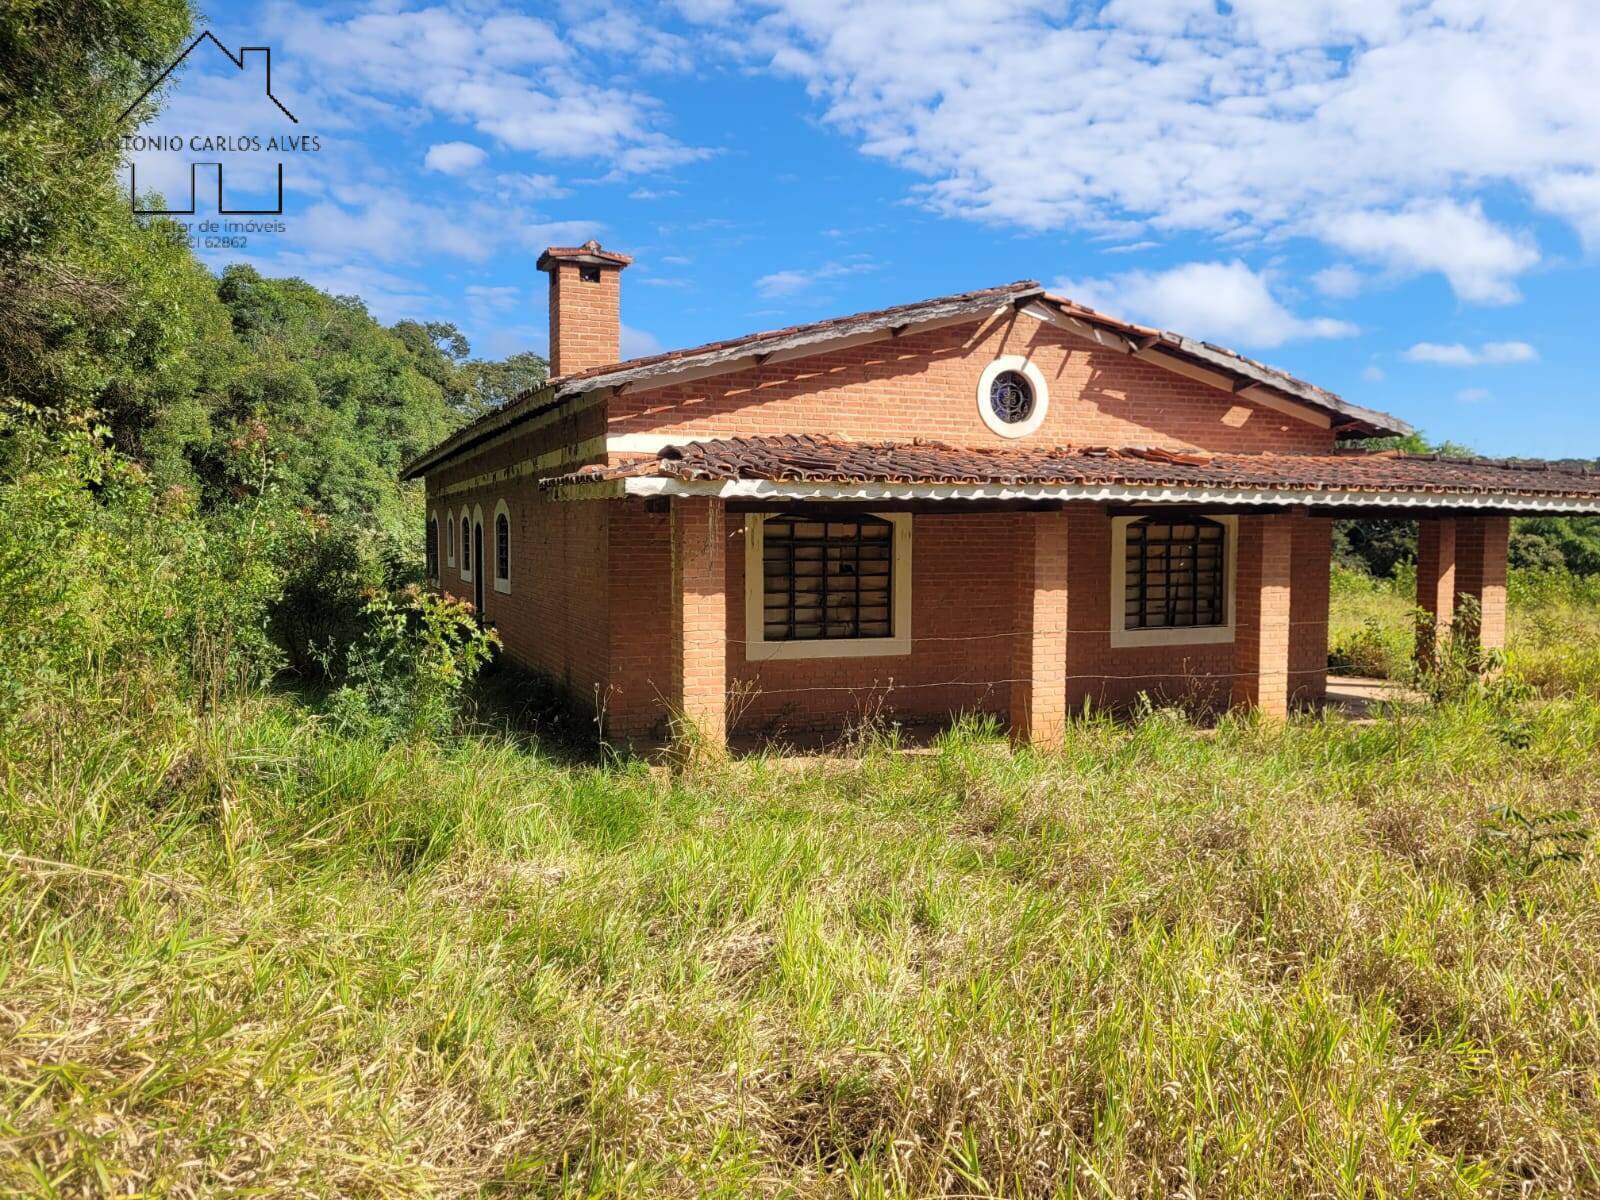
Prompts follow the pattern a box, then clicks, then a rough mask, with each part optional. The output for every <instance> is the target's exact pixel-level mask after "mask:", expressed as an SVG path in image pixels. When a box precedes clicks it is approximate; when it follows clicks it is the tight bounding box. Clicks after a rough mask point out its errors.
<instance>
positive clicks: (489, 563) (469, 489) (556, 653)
mask: <svg viewBox="0 0 1600 1200" xmlns="http://www.w3.org/2000/svg"><path fill="white" fill-rule="evenodd" d="M604 428H605V410H604V407H603V406H595V407H592V408H590V409H588V410H586V411H583V412H581V413H576V414H572V415H567V416H563V417H562V418H560V419H559V420H556V421H553V422H551V423H549V424H547V425H545V426H543V427H541V428H539V429H535V430H532V431H530V432H527V433H521V434H519V435H517V436H516V437H514V438H510V439H508V440H506V441H504V442H500V443H498V444H494V445H490V446H488V447H487V448H486V449H484V450H482V451H480V452H479V453H477V454H475V455H471V456H469V457H467V458H465V459H463V460H460V461H458V462H456V463H453V464H451V465H450V466H449V467H448V468H446V469H445V470H442V471H439V472H437V473H436V474H433V475H430V476H429V477H428V480H427V486H428V514H429V516H430V517H434V516H437V518H438V520H439V524H440V530H439V574H440V578H439V587H440V588H441V589H442V590H444V591H446V592H448V593H449V594H451V595H453V596H457V597H460V598H461V599H464V600H469V601H470V600H472V599H473V592H474V587H475V585H474V583H471V582H468V581H466V580H463V579H462V578H461V557H460V554H459V553H458V554H457V556H456V561H455V563H454V565H452V564H451V563H450V562H449V561H448V556H447V554H446V547H448V546H449V544H450V539H449V534H448V532H447V531H446V528H445V522H446V517H447V516H452V515H453V518H454V526H453V527H454V529H455V538H456V541H457V543H458V547H457V548H458V551H459V542H460V540H461V530H460V526H461V515H462V512H463V510H465V511H467V512H469V513H470V512H472V511H473V510H474V508H476V509H478V510H481V513H482V520H483V559H484V580H483V607H484V617H485V619H486V620H488V621H489V622H490V623H491V624H492V625H494V627H495V629H496V631H497V632H498V633H499V634H500V637H501V639H502V640H503V641H504V642H505V648H506V653H507V655H508V656H509V657H510V658H512V659H513V660H514V661H516V662H518V663H521V664H522V665H524V666H527V667H531V668H533V669H535V670H538V671H540V672H542V673H544V674H546V675H548V676H550V677H551V678H552V679H554V680H556V681H557V682H559V683H561V684H562V685H563V686H565V687H566V688H567V689H568V690H569V691H570V692H571V693H572V694H573V696H574V698H575V699H576V700H577V701H578V702H579V703H580V704H583V705H589V704H592V703H594V697H595V695H596V690H597V689H603V687H604V685H605V683H606V681H607V679H608V674H609V664H608V656H609V650H610V647H609V626H610V619H609V613H608V611H607V602H608V598H609V595H610V587H611V572H610V570H609V549H610V539H609V522H610V508H609V506H608V505H607V504H606V503H605V502H604V501H599V500H591V501H578V502H557V501H552V500H549V499H547V498H546V497H545V496H544V495H543V494H542V493H541V492H540V491H539V488H538V478H539V477H540V476H542V475H551V474H556V473H559V472H561V471H566V470H571V469H572V466H573V465H574V464H566V465H561V464H552V465H550V466H549V467H547V468H545V469H543V470H541V471H540V472H538V473H537V474H527V473H523V474H518V475H516V476H513V477H510V478H499V479H493V478H491V479H483V478H482V477H484V476H494V475H495V474H496V473H499V472H503V471H505V470H506V469H508V468H512V467H516V466H518V465H519V464H522V463H526V462H528V461H529V460H530V459H535V458H537V457H539V456H540V455H544V454H546V453H549V452H552V451H556V450H561V449H563V448H566V447H570V446H574V445H577V444H579V443H581V442H583V441H586V440H589V439H591V438H594V437H595V436H597V435H598V434H599V433H601V432H602V431H603V430H604ZM502 500H504V501H505V502H506V505H507V508H508V509H509V515H510V535H511V556H510V557H511V562H510V566H511V578H510V583H511V590H510V592H509V593H505V592H498V591H496V590H495V586H494V569H495V545H494V532H495V531H494V514H495V507H496V505H497V504H498V503H499V502H500V501H502Z"/></svg>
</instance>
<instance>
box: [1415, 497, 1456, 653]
mask: <svg viewBox="0 0 1600 1200" xmlns="http://www.w3.org/2000/svg"><path fill="white" fill-rule="evenodd" d="M1417 607H1418V608H1420V609H1421V610H1422V611H1423V612H1424V613H1425V614H1426V615H1427V618H1428V619H1425V620H1422V621H1419V622H1418V623H1417V661H1418V662H1419V663H1423V664H1424V665H1426V664H1427V663H1429V662H1431V661H1432V659H1433V651H1434V643H1435V641H1436V640H1437V639H1439V638H1441V637H1444V636H1445V634H1446V632H1447V631H1448V630H1449V628H1450V622H1451V621H1453V620H1455V610H1456V522H1455V520H1454V519H1453V518H1451V517H1423V518H1422V519H1421V520H1419V521H1418V522H1417Z"/></svg>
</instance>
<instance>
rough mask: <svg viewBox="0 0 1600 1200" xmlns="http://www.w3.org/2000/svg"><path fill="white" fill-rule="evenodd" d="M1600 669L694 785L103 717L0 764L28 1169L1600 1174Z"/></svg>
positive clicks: (740, 1182)
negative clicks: (1585, 840)
mask: <svg viewBox="0 0 1600 1200" xmlns="http://www.w3.org/2000/svg"><path fill="white" fill-rule="evenodd" d="M1392 599H1393V597H1390V598H1389V599H1384V598H1383V597H1378V598H1375V599H1370V601H1364V603H1369V606H1370V607H1372V608H1373V611H1374V612H1378V611H1379V610H1381V609H1382V608H1383V606H1384V605H1385V604H1388V603H1389V600H1392ZM1347 603H1348V600H1347V598H1341V599H1340V600H1339V604H1340V605H1341V609H1342V608H1343V606H1345V605H1346V604H1347ZM1390 609H1391V610H1392V612H1391V617H1392V615H1393V612H1398V614H1399V617H1400V619H1401V621H1402V623H1403V621H1404V618H1405V606H1404V604H1403V603H1401V602H1399V601H1397V600H1396V601H1394V603H1393V604H1392V605H1390ZM1367 615H1371V614H1367ZM1341 619H1343V618H1341ZM1364 619H1365V616H1363V617H1361V618H1360V619H1354V620H1350V621H1346V622H1345V625H1344V626H1341V628H1344V627H1350V628H1358V627H1360V626H1361V624H1362V621H1363V620H1364ZM1547 623H1548V622H1547ZM1390 624H1391V625H1392V624H1393V620H1392V619H1391V620H1390ZM1585 628H1586V629H1588V628H1592V627H1590V626H1586V627H1585ZM1517 629H1518V631H1519V637H1520V638H1521V639H1522V641H1521V645H1520V648H1519V647H1517V646H1514V648H1513V660H1514V662H1515V660H1516V658H1517V655H1518V654H1519V653H1521V654H1523V655H1524V657H1525V659H1526V661H1527V662H1530V663H1537V662H1542V661H1544V660H1543V659H1540V658H1538V657H1537V655H1536V654H1535V652H1534V648H1535V647H1536V646H1538V647H1546V648H1545V649H1540V650H1538V654H1543V655H1546V657H1548V656H1549V655H1551V654H1553V653H1555V652H1554V651H1550V650H1549V649H1548V644H1549V640H1548V639H1549V636H1550V635H1549V634H1548V631H1546V632H1545V633H1540V632H1539V631H1538V630H1537V629H1535V628H1534V625H1533V624H1532V623H1531V622H1530V621H1529V620H1525V619H1523V618H1519V624H1518V626H1517ZM1584 636H1585V637H1587V636H1588V635H1584ZM1593 644H1594V642H1593V640H1592V639H1591V640H1587V641H1585V642H1584V644H1583V645H1582V646H1579V647H1577V648H1571V647H1569V648H1568V649H1566V650H1564V651H1563V652H1562V653H1563V654H1565V655H1566V658H1565V659H1563V661H1569V660H1570V661H1571V662H1573V663H1578V664H1581V663H1582V662H1584V661H1586V660H1585V658H1584V656H1585V655H1588V654H1591V653H1592V646H1593ZM1585 647H1589V648H1585ZM1585 673H1586V668H1581V666H1580V667H1576V668H1574V669H1572V670H1568V671H1563V672H1555V673H1548V674H1547V677H1545V678H1543V679H1542V680H1541V681H1539V682H1538V684H1537V686H1538V687H1539V688H1540V689H1542V691H1541V694H1539V695H1535V694H1534V691H1533V688H1534V684H1532V683H1529V682H1526V681H1524V680H1523V679H1522V678H1521V677H1520V676H1518V677H1517V678H1516V679H1514V680H1512V682H1511V683H1509V684H1507V685H1506V686H1504V687H1502V688H1500V689H1497V690H1496V691H1494V692H1491V693H1489V694H1485V695H1474V696H1468V697H1466V698H1464V699H1461V700H1459V701H1454V702H1451V703H1448V704H1444V705H1440V706H1437V707H1432V708H1427V709H1417V710H1407V711H1399V712H1397V713H1395V714H1394V715H1393V716H1392V718H1391V719H1387V720H1384V721H1381V722H1379V723H1376V724H1372V725H1365V726H1355V725H1350V724H1345V723H1342V722H1339V721H1329V722H1322V721H1317V720H1313V719H1309V718H1302V719H1300V720H1297V721H1296V722H1295V723H1293V724H1292V725H1291V726H1289V727H1288V728H1287V729H1283V730H1275V729H1271V728H1266V727H1261V726H1258V725H1256V724H1255V723H1253V722H1251V721H1248V720H1239V719H1228V720H1226V721H1224V722H1223V723H1222V725H1221V726H1220V728H1218V729H1217V730H1215V731H1214V732H1210V733H1207V734H1202V733H1201V732H1199V731H1196V730H1195V729H1193V728H1192V727H1190V726H1189V725H1187V724H1186V723H1184V722H1183V721H1182V720H1181V719H1179V718H1178V717H1176V716H1173V715H1171V714H1164V713H1157V714H1154V715H1152V716H1150V717H1147V718H1146V719H1144V720H1143V721H1141V722H1138V723H1136V724H1132V725H1115V724H1110V723H1103V722H1089V723H1085V724H1082V725H1079V726H1076V727H1075V728H1074V729H1073V731H1072V734H1071V739H1070V742H1069V744H1068V746H1067V747H1066V749H1065V751H1064V752H1063V753H1061V754H1059V755H1052V756H1049V757H1040V756H1035V755H1033V754H1030V753H1026V752H1019V753H1016V754H1012V753H1010V752H1009V751H1007V750H1006V748H1005V747H1004V745H1003V744H1002V743H1000V742H998V741H997V740H995V739H994V738H993V737H992V736H990V735H989V733H988V731H985V730H982V729H978V728H967V729H962V730H959V731H957V732H956V733H954V734H952V735H951V736H949V737H947V738H946V739H945V740H943V741H942V742H941V743H940V744H939V745H937V746H936V747H935V748H934V749H933V750H932V751H931V752H928V753H925V754H919V755H906V754H899V753H896V752H895V751H894V749H893V746H892V743H891V742H889V741H888V740H886V739H885V738H882V737H879V738H868V739H866V740H865V741H864V743H863V744H862V746H861V747H860V749H859V752H858V753H856V754H855V755H853V756H850V757H846V758H843V759H841V760H839V761H837V762H833V763H829V764H823V765H817V766H811V767H808V768H804V769H794V768H791V767H786V766H784V765H781V764H778V763H774V762H770V761H762V760H755V761H740V762H734V763H721V764H716V763H713V764H709V765H703V766H701V767H700V768H698V769H697V770H695V771H694V772H692V773H690V774H688V775H682V776H675V777H674V776H668V775H666V774H664V773H661V772H653V771H651V770H650V769H648V768H647V767H645V766H643V765H640V764H611V765H607V766H592V765H572V764H570V763H565V762H562V761H559V760H557V759H554V758H550V757H546V756H544V755H542V754H541V753H540V752H539V751H538V750H537V749H536V748H533V747H531V746H529V745H528V744H526V742H525V741H519V740H517V739H513V738H509V737H506V736H497V735H494V734H492V733H488V732H480V733H478V734H475V735H472V736H467V737H463V738H460V739H457V740H455V741H453V742H451V743H449V744H446V745H442V746H433V745H421V746H413V747H407V746H399V747H393V748H385V747H384V746H382V745H380V744H378V743H376V742H371V741H363V740H359V739H353V738H349V737H346V736H343V735H340V734H338V733H337V732H335V731H333V730H331V729H329V728H327V727H326V726H325V725H324V724H323V723H320V722H319V721H318V720H316V719H313V718H312V717H311V716H310V715H309V714H308V712H307V711H306V710H304V709H303V708H301V707H300V706H298V705H297V704H296V703H294V702H292V701H290V700H288V699H284V698H274V697H264V698H262V699H260V700H258V701H255V702H252V703H249V704H242V705H237V706H232V707H229V708H227V709H225V710H224V711H222V712H221V713H219V714H216V715H214V716H212V717H210V718H206V719H200V718H196V717H194V716H192V715H191V714H189V713H188V712H187V711H184V710H181V709H176V708H174V709H166V708H163V707H162V706H161V705H159V704H157V705H155V706H154V707H151V706H149V705H148V704H146V703H145V702H144V701H143V700H141V699H140V698H139V697H136V696H129V697H124V698H122V699H119V700H115V701H112V700H106V701H104V703H103V705H102V706H101V707H99V708H94V707H89V706H86V707H84V708H82V709H80V710H73V709H62V710H61V711H59V712H57V713H55V714H50V715H47V716H48V719H35V720H33V721H32V722H30V723H29V724H27V725H26V726H24V727H19V728H17V729H16V730H15V732H14V733H13V735H12V736H10V737H9V738H8V740H7V743H6V745H5V747H4V766H3V768H0V828H3V829H4V831H5V843H4V849H3V852H0V853H3V861H0V923H3V932H0V939H3V940H0V1190H6V1191H14V1192H20V1193H25V1194H36V1195H82V1194H105V1195H111V1194H116V1195H130V1194H138V1195H201V1194H208V1195H209V1194H235V1195H245V1194H249V1195H258V1194H268V1195H288V1194H301V1195H413V1194H440V1195H460V1194H488V1195H522V1194H533V1195H562V1196H568V1195H570V1196H578V1195H583V1196H589V1195H601V1196H611V1195H647V1194H648V1195H723V1196H743V1195H749V1194H757V1195H774V1196H777V1195H795V1196H811V1195H861V1196H868V1197H871V1196H889V1195H907V1196H911V1195H915V1196H933V1195H939V1196H986V1195H1015V1196H1053V1195H1061V1196H1077V1195H1082V1196H1132V1195H1152V1196H1153V1195H1163V1196H1165V1195H1194V1196H1201V1195H1204V1196H1294V1197H1299V1196H1380V1195H1381V1196H1391V1195H1404V1196H1504V1195H1570V1194H1581V1193H1591V1194H1595V1193H1600V903H1597V902H1600V886H1597V875H1596V871H1595V865H1594V860H1593V857H1592V853H1591V852H1590V851H1589V850H1588V849H1587V848H1583V849H1582V850H1581V851H1580V854H1579V857H1578V858H1577V860H1575V861H1568V860H1565V859H1561V858H1554V857H1551V855H1552V854H1553V853H1554V852H1556V851H1559V850H1562V849H1564V848H1565V849H1577V848H1579V847H1580V846H1581V845H1582V843H1581V840H1580V838H1581V834H1582V833H1583V832H1584V831H1585V830H1586V828H1587V827H1588V826H1591V825H1593V824H1594V823H1595V821H1596V819H1597V817H1600V799H1597V797H1600V770H1597V768H1600V751H1597V745H1600V702H1597V701H1596V699H1595V698H1594V697H1593V695H1592V694H1591V689H1592V676H1590V677H1589V684H1590V686H1584V685H1583V684H1584V678H1585ZM1567 833H1572V834H1575V835H1577V836H1574V837H1571V838H1563V836H1562V835H1564V834H1567Z"/></svg>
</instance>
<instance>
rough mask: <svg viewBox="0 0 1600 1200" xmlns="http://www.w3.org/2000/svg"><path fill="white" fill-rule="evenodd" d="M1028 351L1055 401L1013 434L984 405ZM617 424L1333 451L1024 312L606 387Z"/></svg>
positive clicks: (1310, 435)
mask: <svg viewBox="0 0 1600 1200" xmlns="http://www.w3.org/2000/svg"><path fill="white" fill-rule="evenodd" d="M1009 354H1020V355H1027V356H1028V357H1029V358H1030V359H1031V360H1032V362H1033V363H1034V365H1035V366H1037V367H1038V368H1039V370H1040V372H1041V373H1042V374H1043V375H1044V378H1045V382H1046V385H1047V387H1048V390H1049V398H1050V404H1049V412H1048V415H1047V416H1046V418H1045V421H1044V423H1043V424H1042V425H1041V426H1040V428H1039V430H1038V432H1037V433H1035V434H1033V435H1031V436H1030V437H1028V438H1024V439H1018V440H1016V441H1012V440H1010V439H1007V438H1002V437H1000V436H999V435H997V434H995V433H993V432H991V431H990V429H989V428H988V426H986V425H985V424H984V423H983V421H982V419H981V418H980V417H979V415H978V403H977V391H978V383H979V378H980V376H981V375H982V374H983V371H984V369H985V368H986V367H987V366H989V364H990V363H991V362H993V361H994V359H995V358H996V357H998V356H1000V355H1009ZM610 405H611V428H610V432H611V433H612V434H646V433H648V434H666V435H671V436H675V437H678V436H696V435H714V436H728V435H734V434H771V433H821V432H828V433H834V434H837V435H838V436H840V437H843V438H853V439H880V440H881V439H902V440H903V439H909V438H912V437H930V438H937V439H940V440H942V441H946V442H951V443H954V444H956V445H962V446H1013V445H1063V444H1068V443H1072V444H1080V445H1114V446H1127V445H1168V446H1188V447H1199V448H1202V449H1210V450H1218V451H1223V450H1280V451H1286V452H1295V451H1300V452H1306V453H1312V452H1326V451H1327V450H1328V449H1329V448H1330V447H1331V446H1332V444H1333V435H1332V434H1331V433H1330V431H1328V430H1326V429H1320V428H1317V427H1316V426H1314V425H1310V424H1308V423H1306V422H1304V421H1301V420H1298V419H1296V418H1293V417H1288V416H1285V415H1284V414H1282V413H1279V412H1275V411H1273V410H1272V409H1269V408H1263V407H1261V406H1259V405H1255V404H1252V403H1250V402H1249V401H1248V400H1243V399H1240V398H1239V397H1237V396H1230V395H1228V394H1227V393H1225V392H1222V391H1220V390H1219V389H1217V388H1213V387H1210V386H1208V385H1206V384H1203V383H1199V382H1197V381H1195V380H1191V379H1188V378H1186V377H1185V376H1182V375H1177V374H1174V373H1173V372H1172V371H1169V370H1167V369H1165V368H1164V367H1161V366H1158V365H1156V364H1155V363H1150V362H1145V361H1141V360H1139V359H1135V358H1131V357H1129V356H1127V355H1122V354H1117V353H1115V352H1114V351H1110V350H1104V349H1101V348H1100V347H1098V346H1095V345H1093V344H1091V343H1089V342H1087V341H1084V340H1082V339H1079V338H1076V337H1073V336H1072V335H1071V334H1068V333H1066V332H1064V331H1063V330H1060V329H1057V328H1056V327H1055V326H1053V325H1047V324H1044V323H1043V322H1040V321H1036V320H1034V319H1033V318H1032V317H1024V316H1017V317H1014V318H1010V319H1002V320H993V321H989V322H987V323H974V324H972V325H962V326H953V327H950V328H947V329H938V330H933V331H930V332H928V333H908V334H906V335H904V336H903V337H899V338H892V339H885V340H883V341H879V342H871V343H868V344H867V345H864V346H857V347H853V348H851V349H846V350H835V351H831V352H829V353H827V354H819V355H816V356H814V357H810V358H804V359H798V360H794V361H791V362H785V363H778V364H768V365H767V366H764V367H756V368H751V369H749V370H746V371H740V372H737V373H734V374H731V375H722V376H717V377H714V378H710V379H700V380H694V381H691V382H688V383H683V384H677V385H673V386H670V387H664V388H657V389H655V390H641V391H638V392H626V393H624V394H623V395H621V396H618V397H615V398H614V399H612V400H611V401H610Z"/></svg>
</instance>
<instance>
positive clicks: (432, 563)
mask: <svg viewBox="0 0 1600 1200" xmlns="http://www.w3.org/2000/svg"><path fill="white" fill-rule="evenodd" d="M426 557H427V561H428V578H429V579H437V578H439V518H438V517H430V518H429V519H428V534H427V550H426Z"/></svg>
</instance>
